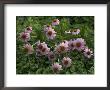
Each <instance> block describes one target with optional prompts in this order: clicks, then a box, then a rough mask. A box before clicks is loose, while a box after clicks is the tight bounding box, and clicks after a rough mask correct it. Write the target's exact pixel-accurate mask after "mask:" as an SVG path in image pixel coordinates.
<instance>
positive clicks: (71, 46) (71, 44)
mask: <svg viewBox="0 0 110 90" xmlns="http://www.w3.org/2000/svg"><path fill="white" fill-rule="evenodd" d="M68 46H69V49H70V50H74V49H75V41H74V40H70V41H69V43H68Z"/></svg>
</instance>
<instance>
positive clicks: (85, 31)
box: [16, 16, 94, 74]
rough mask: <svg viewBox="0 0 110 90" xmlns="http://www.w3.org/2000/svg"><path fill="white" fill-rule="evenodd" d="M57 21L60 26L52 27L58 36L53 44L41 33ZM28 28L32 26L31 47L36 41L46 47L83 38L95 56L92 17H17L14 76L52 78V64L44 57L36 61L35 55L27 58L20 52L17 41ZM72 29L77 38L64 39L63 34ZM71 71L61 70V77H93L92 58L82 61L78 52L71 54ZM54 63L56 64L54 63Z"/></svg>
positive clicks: (21, 43) (20, 45) (67, 37)
mask: <svg viewBox="0 0 110 90" xmlns="http://www.w3.org/2000/svg"><path fill="white" fill-rule="evenodd" d="M55 18H57V19H59V20H60V25H58V26H56V27H55V31H56V32H57V36H56V38H55V40H53V41H49V40H47V38H46V36H45V35H44V33H42V31H43V26H44V25H46V24H51V22H52V20H53V19H55ZM27 26H32V28H33V31H32V33H31V39H30V41H29V43H30V44H34V43H35V42H37V41H38V40H40V41H45V42H46V43H47V44H48V45H49V47H51V46H53V45H54V44H55V43H58V42H61V41H62V40H70V39H73V38H83V39H85V41H86V44H87V46H88V47H89V48H90V49H91V50H92V51H93V52H94V17H92V16H68V17H63V16H57V17H51V16H49V17H48V16H45V17H43V16H39V17H37V16H35V17H30V16H29V17H23V16H22V17H21V16H17V17H16V73H17V74H53V71H52V69H51V64H50V62H49V60H48V58H47V57H44V56H43V57H42V56H41V57H38V58H36V55H35V53H33V54H31V55H26V54H25V53H24V52H23V50H22V48H23V45H24V43H23V42H22V41H21V40H20V38H19V34H20V33H21V32H22V31H24V29H25V28H26V27H27ZM72 28H79V29H80V30H81V31H80V34H79V35H66V34H65V33H64V32H65V31H66V30H69V29H72ZM69 56H70V57H71V58H72V65H71V67H69V68H67V69H64V70H62V71H61V72H60V74H94V57H92V58H90V59H85V58H84V55H82V53H79V52H77V51H76V52H71V53H70V55H69ZM56 61H57V60H56Z"/></svg>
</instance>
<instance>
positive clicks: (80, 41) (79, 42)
mask: <svg viewBox="0 0 110 90" xmlns="http://www.w3.org/2000/svg"><path fill="white" fill-rule="evenodd" d="M84 47H85V41H84V39H82V38H77V39H76V40H75V48H76V49H77V50H78V51H81V50H82V49H83V48H84Z"/></svg>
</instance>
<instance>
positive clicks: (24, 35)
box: [20, 32, 30, 42]
mask: <svg viewBox="0 0 110 90" xmlns="http://www.w3.org/2000/svg"><path fill="white" fill-rule="evenodd" d="M20 37H21V39H22V40H23V41H24V42H27V41H29V40H30V34H29V33H27V32H22V33H20Z"/></svg>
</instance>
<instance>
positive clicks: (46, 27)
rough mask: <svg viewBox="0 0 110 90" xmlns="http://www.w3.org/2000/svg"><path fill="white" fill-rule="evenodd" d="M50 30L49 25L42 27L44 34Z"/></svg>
mask: <svg viewBox="0 0 110 90" xmlns="http://www.w3.org/2000/svg"><path fill="white" fill-rule="evenodd" d="M50 29H52V26H51V25H44V32H45V33H46V32H47V31H48V30H50Z"/></svg>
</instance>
